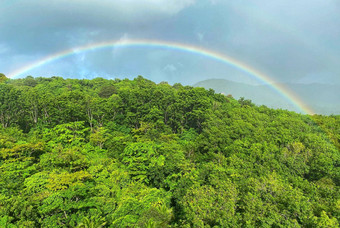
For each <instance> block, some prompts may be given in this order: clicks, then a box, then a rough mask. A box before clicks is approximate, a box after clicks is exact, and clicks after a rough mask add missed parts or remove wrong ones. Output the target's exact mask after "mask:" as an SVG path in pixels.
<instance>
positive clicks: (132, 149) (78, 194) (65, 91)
mask: <svg viewBox="0 0 340 228" xmlns="http://www.w3.org/2000/svg"><path fill="white" fill-rule="evenodd" d="M339 150H340V116H339V115H331V116H323V115H304V114H298V113H295V112H291V111H287V110H282V109H270V108H268V107H266V106H256V105H254V104H253V103H252V102H251V101H250V100H247V99H246V98H240V99H238V100H236V99H234V98H233V97H232V96H231V95H228V96H225V95H223V94H219V93H215V92H214V91H213V90H211V89H210V90H206V89H204V88H194V87H191V86H183V85H181V84H179V83H177V84H174V85H169V84H168V83H166V82H161V83H158V84H156V83H154V82H152V81H150V80H147V79H145V78H143V77H142V76H138V77H136V78H135V79H133V80H129V79H115V80H107V79H103V78H95V79H92V80H88V79H82V80H79V79H64V78H62V77H51V78H43V77H37V78H34V77H31V76H28V77H26V78H23V79H8V78H6V76H5V75H3V74H1V75H0V227H6V228H12V227H93V228H94V227H96V228H99V227H142V228H143V227H145V228H152V227H338V226H339V222H340V192H339V185H340V153H339Z"/></svg>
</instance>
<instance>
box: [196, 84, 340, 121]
mask: <svg viewBox="0 0 340 228" xmlns="http://www.w3.org/2000/svg"><path fill="white" fill-rule="evenodd" d="M277 85H278V84H277ZM280 85H281V86H284V87H286V88H289V89H290V90H291V91H294V93H295V94H296V95H297V96H299V97H300V98H301V100H303V101H304V102H305V104H307V105H308V106H309V107H310V108H312V109H313V110H314V111H315V113H318V114H325V115H330V114H340V85H327V84H319V83H312V84H294V83H282V84H280ZM194 86H195V87H204V88H211V89H214V90H215V91H216V92H218V93H224V94H225V95H229V94H231V95H232V96H233V97H234V98H236V99H238V98H240V97H244V98H246V99H250V100H252V101H253V103H255V104H257V105H266V106H268V107H272V108H282V109H288V110H292V111H298V110H297V108H296V107H295V106H294V105H293V104H291V102H289V100H287V98H285V97H283V96H282V95H280V94H279V93H278V92H277V91H275V89H273V88H272V87H271V86H268V85H249V84H244V83H239V82H233V81H229V80H225V79H209V80H204V81H200V82H198V83H196V84H195V85H194Z"/></svg>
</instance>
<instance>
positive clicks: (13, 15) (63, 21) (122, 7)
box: [0, 0, 340, 85]
mask: <svg viewBox="0 0 340 228" xmlns="http://www.w3.org/2000/svg"><path fill="white" fill-rule="evenodd" d="M339 37H340V1H339V0H322V1H321V0H299V1H293V0H275V1H269V0H237V1H236V0H235V1H226V0H171V1H170V0H101V1H94V0H72V1H70V0H48V1H46V0H29V1H27V0H0V72H2V73H4V74H5V75H12V72H15V71H17V70H18V69H21V68H24V67H25V66H28V65H29V64H32V63H34V62H36V61H39V60H41V59H44V58H45V57H46V56H50V55H53V54H54V53H58V52H61V51H63V50H68V49H70V50H75V51H74V53H73V54H71V55H68V56H66V57H64V58H59V59H55V60H54V61H51V62H49V63H46V64H42V65H40V66H38V67H35V68H33V69H31V70H29V71H26V72H23V73H22V74H20V75H15V76H16V77H26V76H27V75H32V76H34V77H38V76H45V77H50V76H63V77H68V78H89V79H91V78H95V77H103V78H134V77H136V76H138V75H142V76H143V77H145V78H148V79H150V80H153V81H155V82H161V81H168V82H169V83H171V84H173V83H176V82H179V83H182V84H185V85H193V84H195V83H197V82H199V81H201V80H205V79H211V78H222V79H228V80H233V81H237V82H243V83H249V84H259V83H261V81H259V80H258V79H257V78H256V77H254V76H252V75H249V74H247V73H245V72H242V71H240V70H239V69H237V68H235V67H233V66H232V65H228V64H225V63H222V62H219V61H216V60H213V59H211V58H207V57H204V56H202V55H198V54H195V53H188V52H183V51H180V50H173V49H166V48H157V47H132V46H131V47H120V48H114V47H107V48H102V49H92V50H88V51H78V52H77V51H76V50H77V48H78V47H81V46H84V45H90V44H95V43H98V42H106V41H109V40H117V41H119V42H124V41H127V40H140V39H146V40H157V41H162V42H175V43H179V44H182V45H191V46H195V47H198V48H204V49H207V50H211V51H213V52H218V53H220V54H222V55H226V56H229V57H230V58H233V59H236V60H237V61H239V62H241V63H243V64H244V65H247V66H249V67H251V68H253V69H256V70H258V71H260V72H262V73H263V74H265V75H267V76H268V77H270V78H271V79H272V80H273V81H275V82H278V83H306V84H308V83H323V84H340V64H339V60H340V39H339Z"/></svg>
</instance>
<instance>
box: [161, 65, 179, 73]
mask: <svg viewBox="0 0 340 228" xmlns="http://www.w3.org/2000/svg"><path fill="white" fill-rule="evenodd" d="M163 70H164V71H170V72H174V71H176V70H177V68H176V67H175V65H173V64H167V65H166V66H165V67H164V68H163Z"/></svg>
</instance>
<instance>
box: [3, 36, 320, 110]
mask: <svg viewBox="0 0 340 228" xmlns="http://www.w3.org/2000/svg"><path fill="white" fill-rule="evenodd" d="M107 47H112V48H119V47H153V48H162V49H172V50H176V51H182V52H188V53H192V54H195V55H201V56H204V57H207V58H210V59H213V60H215V61H219V62H222V63H224V64H227V65H230V66H232V67H234V68H236V69H238V70H240V71H242V72H244V73H246V74H248V75H250V76H252V77H255V78H256V79H258V80H259V81H261V82H263V83H265V84H269V86H270V87H271V88H272V89H273V90H275V91H276V92H278V93H279V94H280V95H281V96H283V97H285V98H286V99H288V100H289V101H290V102H291V103H292V104H293V105H294V106H296V107H297V108H298V109H299V110H301V111H302V112H303V113H306V114H314V112H313V110H312V109H311V108H309V107H308V106H307V105H305V104H304V102H303V101H302V100H301V99H300V98H299V97H298V96H297V95H296V94H294V93H293V92H292V91H290V90H289V89H288V88H286V87H284V86H283V85H280V84H277V83H276V82H275V81H273V80H272V79H271V78H270V77H269V76H267V75H265V74H264V73H262V72H260V71H258V70H256V69H254V68H252V67H250V66H248V65H246V64H245V63H242V62H240V61H239V60H237V59H235V58H232V57H230V56H227V55H224V54H221V53H219V52H216V51H212V50H209V49H206V48H202V47H197V46H193V45H187V44H181V43H175V42H168V41H158V40H140V39H138V40H123V41H121V40H118V41H117V40H111V41H105V42H99V43H94V44H88V45H84V46H80V47H76V48H72V49H67V50H63V51H60V52H57V53H54V54H52V55H49V56H46V57H45V58H42V59H40V60H38V61H35V62H33V63H31V64H29V65H26V66H24V67H22V68H20V69H18V70H16V71H13V72H11V73H9V74H8V77H9V78H15V77H17V76H19V75H22V74H24V73H26V72H28V71H30V70H32V69H34V68H37V67H40V66H42V65H44V64H47V63H49V62H52V61H54V60H57V59H61V58H64V57H66V56H70V55H73V54H77V53H79V52H83V51H89V50H95V49H100V48H107Z"/></svg>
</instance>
